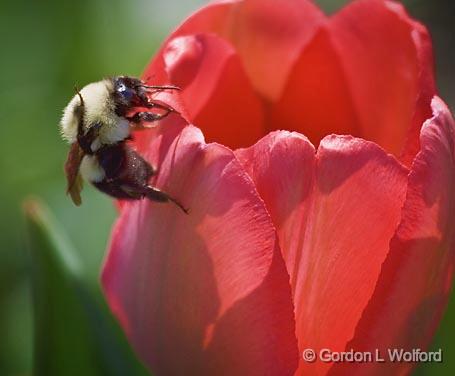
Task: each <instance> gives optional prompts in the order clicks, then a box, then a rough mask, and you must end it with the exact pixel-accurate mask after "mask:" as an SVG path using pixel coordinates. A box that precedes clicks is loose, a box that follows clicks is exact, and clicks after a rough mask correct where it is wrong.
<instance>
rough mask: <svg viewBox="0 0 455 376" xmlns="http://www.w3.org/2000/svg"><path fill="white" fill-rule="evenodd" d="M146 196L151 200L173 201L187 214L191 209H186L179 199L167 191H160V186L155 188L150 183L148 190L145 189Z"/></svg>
mask: <svg viewBox="0 0 455 376" xmlns="http://www.w3.org/2000/svg"><path fill="white" fill-rule="evenodd" d="M145 197H147V198H148V199H149V200H152V201H156V202H169V201H170V202H173V203H174V204H175V205H177V206H178V207H179V208H180V209H182V211H183V212H184V213H185V214H188V213H189V210H188V209H186V208H185V207H184V206H183V205H182V204H181V203H180V202H179V201H177V200H176V199H175V198H173V197H171V196H169V195H168V194H167V193H164V192H162V191H160V190H159V189H158V188H154V187H152V186H150V185H148V186H147V190H146V191H145Z"/></svg>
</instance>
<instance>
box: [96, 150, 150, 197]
mask: <svg viewBox="0 0 455 376" xmlns="http://www.w3.org/2000/svg"><path fill="white" fill-rule="evenodd" d="M96 155H97V158H98V161H99V164H100V166H101V167H102V168H103V170H104V171H105V174H106V178H105V179H104V180H102V181H100V182H96V183H94V185H95V186H96V187H97V188H98V189H99V190H100V191H102V192H104V193H107V194H108V195H110V196H113V197H116V198H120V199H133V200H134V199H140V198H142V197H144V195H145V194H146V193H147V187H148V184H149V180H150V178H151V177H152V176H153V173H154V171H153V168H152V166H151V165H150V164H149V163H148V162H147V161H146V160H145V159H144V158H142V157H141V156H140V155H139V154H138V153H136V152H135V151H134V150H133V149H131V148H130V147H129V146H128V145H126V144H125V143H119V144H115V145H110V146H107V147H104V148H102V149H101V150H99V151H98V152H97V154H96Z"/></svg>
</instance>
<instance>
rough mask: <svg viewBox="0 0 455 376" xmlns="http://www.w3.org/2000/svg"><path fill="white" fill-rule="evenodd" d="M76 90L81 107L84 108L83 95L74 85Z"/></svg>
mask: <svg viewBox="0 0 455 376" xmlns="http://www.w3.org/2000/svg"><path fill="white" fill-rule="evenodd" d="M74 90H75V91H76V94H77V95H78V96H79V99H80V101H81V106H84V98H82V94H81V92H80V91H79V88H78V87H77V86H76V85H74Z"/></svg>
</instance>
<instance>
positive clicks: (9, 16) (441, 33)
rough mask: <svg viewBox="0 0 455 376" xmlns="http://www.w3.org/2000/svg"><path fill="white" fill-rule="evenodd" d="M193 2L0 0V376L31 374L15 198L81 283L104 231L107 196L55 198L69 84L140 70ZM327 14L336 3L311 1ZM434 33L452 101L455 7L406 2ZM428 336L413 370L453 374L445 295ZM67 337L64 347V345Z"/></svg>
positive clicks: (444, 91)
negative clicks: (76, 266) (426, 358)
mask: <svg viewBox="0 0 455 376" xmlns="http://www.w3.org/2000/svg"><path fill="white" fill-rule="evenodd" d="M205 3H206V1H202V0H186V1H177V0H173V1H172V0H162V1H147V0H135V1H122V0H113V1H108V0H91V1H88V0H82V1H40V2H37V1H31V0H29V1H27V0H14V1H5V0H0V41H1V52H0V173H1V175H0V176H1V183H2V184H0V375H27V374H31V363H32V343H33V324H32V322H33V320H32V305H31V297H30V288H29V282H30V280H29V274H30V273H29V271H30V265H29V259H28V257H27V251H26V250H25V243H26V239H25V238H26V234H25V221H24V219H23V215H22V210H21V204H22V202H23V200H24V198H26V197H29V196H30V195H34V196H39V197H42V198H43V200H44V201H45V202H46V203H48V205H49V206H50V208H51V210H52V211H53V213H54V215H55V216H56V217H57V218H58V220H59V222H61V224H62V226H63V228H64V229H65V230H66V232H67V233H68V234H69V237H70V239H71V241H72V243H73V244H74V245H75V248H76V249H77V252H78V256H79V258H80V259H81V261H82V265H83V268H84V271H85V274H86V276H87V278H88V284H89V286H90V289H92V290H93V291H95V292H97V293H99V283H98V275H99V270H100V266H101V263H102V259H103V255H104V251H105V248H106V242H107V239H108V236H109V231H110V227H111V225H112V222H113V220H114V218H115V210H114V208H113V205H112V203H111V200H109V199H108V198H106V197H105V196H103V195H101V194H99V193H98V192H96V191H95V190H94V189H92V188H91V187H86V189H85V190H84V195H83V199H84V205H83V206H82V207H80V208H76V207H74V206H73V205H72V204H71V202H70V201H69V199H68V197H66V196H65V181H64V176H63V171H62V164H63V161H64V160H65V157H66V153H67V150H68V148H67V145H65V144H64V143H63V142H62V141H61V139H60V137H59V134H58V128H57V124H58V121H59V118H60V115H61V110H62V109H63V107H64V106H65V105H66V103H67V102H68V100H69V98H70V97H71V96H72V95H73V85H74V84H78V85H79V86H83V85H84V84H86V83H88V82H91V81H96V80H99V79H100V78H101V77H103V76H108V75H115V74H130V75H136V76H137V75H140V73H141V72H142V70H143V69H144V67H145V66H146V64H147V62H148V61H149V60H150V58H151V57H152V56H153V54H154V52H155V51H156V49H157V47H158V46H159V43H160V41H162V40H163V38H164V37H165V36H166V35H167V34H168V33H169V32H170V31H171V30H172V28H174V27H175V26H176V25H177V24H178V23H179V22H180V21H181V20H182V19H183V18H184V17H185V16H186V15H188V14H189V13H190V12H191V11H193V10H195V9H196V8H197V7H198V6H199V5H202V4H205ZM317 3H319V4H321V5H322V6H323V7H324V8H325V9H326V10H327V11H328V12H332V11H334V10H336V9H337V8H338V7H339V6H340V5H341V4H343V3H346V1H339V0H325V1H323V0H320V1H317ZM405 4H406V5H407V6H408V9H409V11H410V13H411V14H412V15H413V16H414V17H416V18H417V19H419V20H422V21H423V22H424V23H425V24H426V25H427V26H428V27H429V28H430V31H431V33H432V35H433V38H434V43H435V50H436V57H437V69H438V83H439V89H440V92H441V96H442V97H443V98H444V99H445V100H446V101H447V102H448V103H449V104H450V105H451V108H452V109H453V108H454V106H455V75H454V74H453V72H454V68H455V26H454V25H455V4H454V2H452V1H450V0H444V1H443V0H408V1H405ZM452 295H453V297H452V301H451V303H450V305H449V309H448V311H447V313H446V315H445V318H444V321H443V323H442V325H441V328H440V329H439V332H438V334H437V337H436V339H435V343H434V346H433V347H434V348H435V349H438V348H442V349H443V352H444V362H443V364H428V365H423V366H422V367H420V368H419V369H418V370H417V372H416V373H418V374H425V375H430V374H438V375H440V374H455V335H454V334H455V294H452ZM71 345H72V344H71V343H68V346H71Z"/></svg>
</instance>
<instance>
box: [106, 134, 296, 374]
mask: <svg viewBox="0 0 455 376" xmlns="http://www.w3.org/2000/svg"><path fill="white" fill-rule="evenodd" d="M160 150H166V151H165V152H164V153H163V154H162V155H161V156H160ZM149 157H150V159H152V160H156V159H160V158H162V161H161V163H160V173H159V176H158V179H157V180H156V185H157V186H158V187H160V188H163V190H165V191H166V192H169V193H170V194H172V195H173V196H174V197H176V198H178V199H179V200H180V201H181V202H182V203H183V204H184V205H185V206H187V207H188V208H189V209H190V214H189V215H185V214H183V213H182V212H181V211H180V210H179V209H178V208H176V207H174V206H173V205H171V204H157V203H151V202H149V201H141V202H135V203H128V204H127V205H126V206H125V207H124V209H123V210H122V213H121V216H120V218H119V220H118V221H117V224H116V226H115V229H114V235H113V238H112V242H111V246H110V250H109V254H108V257H107V260H106V263H105V266H104V270H103V276H102V281H103V286H104V290H105V293H106V296H107V299H108V302H109V303H110V305H111V306H112V307H113V309H115V312H116V313H117V315H119V318H120V319H121V322H122V325H123V326H124V327H125V328H127V330H128V332H127V333H128V337H129V339H130V341H131V343H132V344H133V347H134V348H135V350H136V351H137V352H138V354H139V355H140V357H141V358H142V359H143V360H144V361H145V363H146V364H147V365H148V366H149V367H150V369H151V370H152V371H153V372H156V373H158V374H203V375H223V374H224V375H235V374H248V375H263V374H276V375H291V374H293V372H294V371H295V369H296V367H297V362H298V354H297V343H296V338H295V334H294V331H295V327H294V318H293V305H292V299H291V289H290V286H289V276H288V274H287V272H286V268H285V265H284V262H283V259H282V256H281V253H280V250H279V246H278V243H277V238H276V233H275V230H274V227H273V225H272V223H271V221H270V217H269V215H268V213H267V211H266V210H265V208H264V205H263V202H262V200H261V199H260V198H259V196H258V195H257V193H256V190H255V188H254V185H253V183H252V181H251V179H250V178H249V177H248V175H247V174H246V173H245V172H244V170H243V169H242V167H241V165H240V164H239V163H238V161H237V160H236V159H235V157H234V156H233V154H232V152H231V151H229V150H228V149H226V148H224V147H222V146H220V145H216V144H208V145H207V144H205V143H204V140H203V138H202V135H201V133H200V132H199V130H197V129H196V128H194V127H191V126H189V127H186V128H184V129H183V130H181V131H179V128H178V127H175V128H169V131H166V132H165V133H162V134H161V135H157V137H155V138H154V139H152V144H151V146H150V154H149Z"/></svg>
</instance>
